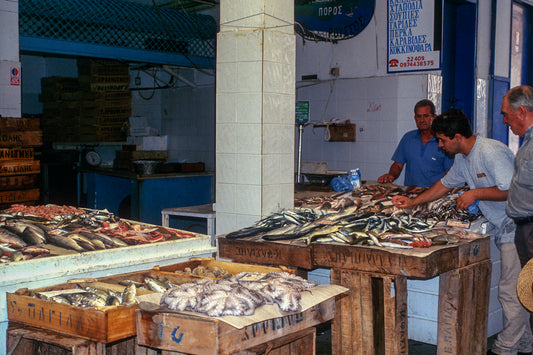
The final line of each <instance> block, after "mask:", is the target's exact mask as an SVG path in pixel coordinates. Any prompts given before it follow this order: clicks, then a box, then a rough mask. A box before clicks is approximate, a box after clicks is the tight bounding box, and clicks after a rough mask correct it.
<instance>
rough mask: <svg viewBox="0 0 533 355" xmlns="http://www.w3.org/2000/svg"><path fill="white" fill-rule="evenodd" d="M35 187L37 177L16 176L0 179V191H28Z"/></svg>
mask: <svg viewBox="0 0 533 355" xmlns="http://www.w3.org/2000/svg"><path fill="white" fill-rule="evenodd" d="M36 186H37V175H16V176H4V177H0V190H2V191H5V190H18V189H29V188H32V187H36Z"/></svg>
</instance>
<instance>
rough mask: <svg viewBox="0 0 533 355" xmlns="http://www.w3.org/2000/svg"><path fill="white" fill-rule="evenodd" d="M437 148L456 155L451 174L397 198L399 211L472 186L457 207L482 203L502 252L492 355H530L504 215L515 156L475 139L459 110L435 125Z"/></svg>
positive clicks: (511, 231) (498, 145) (526, 318)
mask: <svg viewBox="0 0 533 355" xmlns="http://www.w3.org/2000/svg"><path fill="white" fill-rule="evenodd" d="M432 128H433V131H434V132H435V134H436V135H437V139H438V141H439V147H442V148H443V149H444V150H445V151H447V152H448V153H450V154H455V161H454V163H453V166H452V167H451V169H450V170H449V171H448V173H447V174H446V175H445V176H444V177H443V178H442V179H440V180H439V181H437V182H436V183H435V184H434V185H433V186H431V187H430V188H429V189H428V190H426V191H424V192H423V193H421V194H420V195H418V196H417V197H415V198H414V199H409V198H408V197H406V196H394V197H393V199H392V202H393V203H394V205H395V206H397V207H400V208H410V207H413V206H416V205H418V204H421V203H425V202H429V201H433V200H436V199H438V198H439V197H442V196H444V195H445V194H446V193H448V192H449V191H451V189H452V188H454V187H458V186H463V185H464V184H465V183H466V184H468V186H469V187H470V190H469V191H466V192H465V193H463V194H462V195H460V196H459V198H458V199H457V208H458V209H467V208H468V206H470V205H471V204H472V203H474V202H475V201H479V209H480V210H481V212H482V213H483V216H484V217H485V218H486V219H487V220H488V221H489V222H490V224H489V228H488V232H489V233H490V234H491V235H494V236H495V241H496V246H497V247H498V249H499V250H500V260H501V262H500V282H499V284H498V300H499V301H500V303H501V305H502V313H503V329H502V331H501V332H500V333H499V334H498V337H497V339H496V341H495V342H494V345H493V347H492V349H491V350H490V351H489V354H509V355H510V354H513V355H514V354H517V353H518V354H530V353H531V344H532V342H533V338H532V336H531V328H530V326H529V312H528V311H527V310H526V309H525V308H524V307H523V306H522V305H521V304H520V301H519V300H518V295H517V293H516V283H517V281H518V276H519V275H520V263H519V262H518V254H517V253H516V247H515V245H514V243H513V241H514V229H515V228H514V223H513V221H512V220H511V219H510V218H509V217H507V216H506V214H505V200H506V198H507V190H508V188H509V184H510V183H511V177H512V166H513V152H512V151H511V150H510V149H509V148H508V147H507V146H506V145H504V144H503V143H501V142H498V141H496V140H493V139H489V138H483V137H476V136H475V135H474V134H473V133H472V128H471V126H470V122H469V121H468V117H466V115H465V114H464V113H463V112H462V111H460V110H454V109H452V110H447V111H446V112H444V113H443V114H442V115H440V116H438V117H437V118H436V119H435V120H434V121H433V125H432Z"/></svg>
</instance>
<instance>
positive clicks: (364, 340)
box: [331, 269, 409, 355]
mask: <svg viewBox="0 0 533 355" xmlns="http://www.w3.org/2000/svg"><path fill="white" fill-rule="evenodd" d="M331 283H332V284H335V285H341V286H344V287H347V288H349V289H350V291H349V292H348V293H347V294H344V295H341V296H340V297H338V298H337V299H336V302H335V318H334V319H333V323H332V329H331V343H332V353H333V354H337V355H340V354H354V355H355V354H361V355H363V354H364V355H367V354H408V352H409V351H408V339H407V278H406V277H404V276H394V275H384V274H377V273H367V272H358V271H354V270H343V269H332V270H331Z"/></svg>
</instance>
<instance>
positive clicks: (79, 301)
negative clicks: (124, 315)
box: [33, 284, 137, 307]
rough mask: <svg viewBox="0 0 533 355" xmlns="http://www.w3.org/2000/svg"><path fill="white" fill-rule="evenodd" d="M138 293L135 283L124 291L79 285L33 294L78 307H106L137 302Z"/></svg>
mask: <svg viewBox="0 0 533 355" xmlns="http://www.w3.org/2000/svg"><path fill="white" fill-rule="evenodd" d="M136 294H137V291H136V287H135V285H134V284H130V285H128V286H127V287H125V288H124V291H122V292H117V291H112V290H109V289H103V288H97V287H92V286H81V285H77V287H76V288H72V289H66V290H57V291H47V292H35V293H34V294H33V296H34V297H38V298H41V299H45V300H49V301H52V302H58V303H64V304H69V305H71V306H76V307H106V306H120V305H125V306H128V305H133V304H136V303H137V300H136V299H135V296H136Z"/></svg>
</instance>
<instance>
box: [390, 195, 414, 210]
mask: <svg viewBox="0 0 533 355" xmlns="http://www.w3.org/2000/svg"><path fill="white" fill-rule="evenodd" d="M392 203H393V204H394V206H396V207H398V208H411V207H413V206H415V204H414V203H413V200H412V199H410V198H409V197H407V196H402V195H396V196H394V197H393V198H392Z"/></svg>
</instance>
